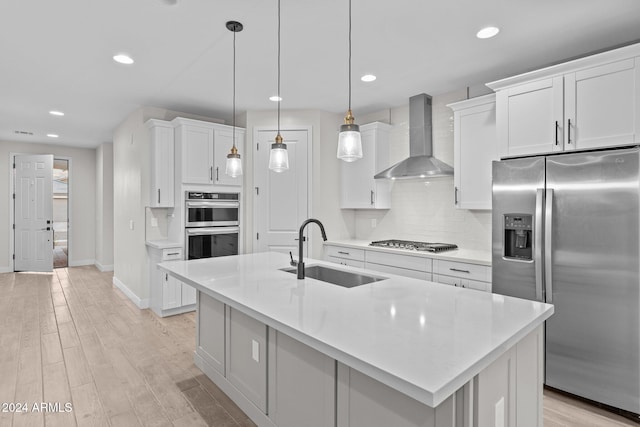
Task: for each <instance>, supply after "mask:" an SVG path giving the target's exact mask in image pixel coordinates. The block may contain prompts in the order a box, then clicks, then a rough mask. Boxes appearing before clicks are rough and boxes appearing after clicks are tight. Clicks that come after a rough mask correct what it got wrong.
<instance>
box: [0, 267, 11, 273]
mask: <svg viewBox="0 0 640 427" xmlns="http://www.w3.org/2000/svg"><path fill="white" fill-rule="evenodd" d="M12 272H13V269H12V268H11V267H0V273H12Z"/></svg>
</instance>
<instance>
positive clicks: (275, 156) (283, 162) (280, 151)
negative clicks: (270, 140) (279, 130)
mask: <svg viewBox="0 0 640 427" xmlns="http://www.w3.org/2000/svg"><path fill="white" fill-rule="evenodd" d="M269 169H271V170H272V171H274V172H284V171H286V170H287V169H289V154H288V153H287V144H283V143H282V137H281V136H280V134H278V136H276V142H275V143H274V144H271V152H270V153H269Z"/></svg>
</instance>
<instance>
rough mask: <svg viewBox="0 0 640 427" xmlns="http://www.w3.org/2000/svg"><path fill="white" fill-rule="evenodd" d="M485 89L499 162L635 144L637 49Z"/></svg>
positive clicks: (639, 96) (639, 112)
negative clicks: (489, 93)
mask: <svg viewBox="0 0 640 427" xmlns="http://www.w3.org/2000/svg"><path fill="white" fill-rule="evenodd" d="M487 86H489V87H490V88H492V89H494V90H495V91H496V103H497V106H496V110H497V112H496V122H497V130H498V143H499V154H500V157H514V156H525V155H531V154H547V153H554V152H559V151H571V150H589V149H594V148H605V147H612V146H621V145H630V144H638V143H640V136H639V134H638V132H639V131H640V44H636V45H632V46H627V47H623V48H620V49H616V50H612V51H609V52H604V53H601V54H598V55H593V56H589V57H586V58H581V59H577V60H574V61H571V62H567V63H564V64H560V65H555V66H553V67H548V68H545V69H542V70H539V71H533V72H530V73H527V74H523V75H520V76H515V77H510V78H508V79H504V80H500V81H497V82H492V83H488V84H487Z"/></svg>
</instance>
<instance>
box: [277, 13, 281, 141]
mask: <svg viewBox="0 0 640 427" xmlns="http://www.w3.org/2000/svg"><path fill="white" fill-rule="evenodd" d="M281 102H282V98H281V97H280V0H278V135H280V103H281Z"/></svg>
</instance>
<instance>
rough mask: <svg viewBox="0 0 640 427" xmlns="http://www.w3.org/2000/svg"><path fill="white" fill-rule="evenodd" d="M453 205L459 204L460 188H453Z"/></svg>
mask: <svg viewBox="0 0 640 427" xmlns="http://www.w3.org/2000/svg"><path fill="white" fill-rule="evenodd" d="M453 204H454V205H457V204H458V187H453Z"/></svg>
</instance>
